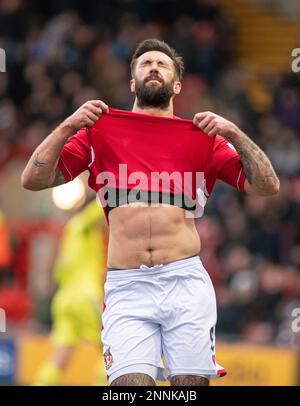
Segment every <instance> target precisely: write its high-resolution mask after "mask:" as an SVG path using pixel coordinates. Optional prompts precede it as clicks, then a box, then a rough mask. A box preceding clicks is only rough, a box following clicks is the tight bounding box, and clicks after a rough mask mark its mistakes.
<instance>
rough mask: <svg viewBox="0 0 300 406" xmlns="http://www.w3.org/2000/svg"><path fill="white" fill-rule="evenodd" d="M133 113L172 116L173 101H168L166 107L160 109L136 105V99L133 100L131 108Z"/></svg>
mask: <svg viewBox="0 0 300 406" xmlns="http://www.w3.org/2000/svg"><path fill="white" fill-rule="evenodd" d="M132 111H133V112H134V113H142V114H150V115H151V116H163V117H173V116H174V113H173V102H172V101H170V104H169V106H168V107H167V108H166V109H160V108H159V107H147V106H145V107H140V106H138V103H137V99H135V101H134V105H133V108H132Z"/></svg>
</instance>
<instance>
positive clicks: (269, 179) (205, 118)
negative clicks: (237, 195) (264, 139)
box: [193, 112, 280, 196]
mask: <svg viewBox="0 0 300 406" xmlns="http://www.w3.org/2000/svg"><path fill="white" fill-rule="evenodd" d="M193 122H194V124H195V125H196V126H197V127H199V128H200V129H201V130H203V131H204V132H205V133H206V134H208V135H209V136H214V135H217V134H218V135H221V136H222V137H224V138H226V139H227V140H228V141H229V142H230V143H231V144H232V145H233V146H234V147H235V149H236V151H237V152H238V154H239V156H240V158H241V161H242V164H243V168H244V171H245V173H246V178H247V179H246V181H245V191H246V192H248V193H251V194H255V195H258V196H270V195H273V194H276V193H278V191H279V187H280V182H279V179H278V177H277V175H276V173H275V171H274V169H273V166H272V164H271V162H270V160H269V158H268V157H267V156H266V154H265V153H264V152H263V151H262V150H261V149H260V148H259V147H258V146H257V145H256V144H255V143H254V142H253V141H252V140H251V139H250V138H249V137H247V135H246V134H244V133H243V132H242V131H241V130H240V129H239V128H238V127H237V126H236V125H235V124H233V123H232V122H230V121H228V120H226V119H224V118H223V117H220V116H218V115H217V114H214V113H211V112H205V113H198V114H196V115H195V117H194V120H193Z"/></svg>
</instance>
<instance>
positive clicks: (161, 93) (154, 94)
mask: <svg viewBox="0 0 300 406" xmlns="http://www.w3.org/2000/svg"><path fill="white" fill-rule="evenodd" d="M151 79H157V80H159V82H160V84H158V83H157V82H155V83H154V82H150V80H151ZM151 79H149V78H146V79H144V80H143V81H139V80H137V79H136V81H135V83H136V85H135V94H136V98H137V104H138V106H139V107H141V108H143V107H158V108H161V109H166V108H167V107H168V106H169V104H170V100H171V97H172V96H173V94H174V93H173V84H174V81H172V82H169V83H165V82H164V81H163V80H162V79H160V78H158V77H156V76H151Z"/></svg>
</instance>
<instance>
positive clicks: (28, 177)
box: [21, 100, 108, 190]
mask: <svg viewBox="0 0 300 406" xmlns="http://www.w3.org/2000/svg"><path fill="white" fill-rule="evenodd" d="M107 109H108V106H107V105H106V104H105V103H103V102H102V101H100V100H92V101H88V102H86V103H85V104H83V105H82V106H81V107H80V108H79V109H78V110H76V111H75V113H73V114H72V115H71V116H70V117H68V118H67V119H66V120H65V121H64V122H63V123H62V124H60V125H59V126H58V127H57V128H56V129H55V130H54V131H53V132H52V133H51V134H50V135H48V137H47V138H45V140H44V141H43V142H42V143H41V144H40V145H39V146H38V147H37V148H36V150H35V151H34V153H33V154H32V156H31V158H30V160H29V162H28V164H27V165H26V168H25V169H24V171H23V173H22V177H21V183H22V186H23V187H24V188H25V189H29V190H42V189H47V188H50V187H54V186H58V185H61V184H63V183H65V179H64V176H63V174H62V173H61V171H60V170H59V168H58V166H57V164H58V161H59V158H60V154H61V151H62V149H63V147H64V145H65V143H66V142H67V140H68V138H69V137H70V136H71V135H72V134H74V133H75V132H76V131H77V130H79V129H80V128H83V127H86V126H92V125H94V124H95V122H96V121H97V120H98V119H99V117H101V115H102V113H103V112H106V111H107Z"/></svg>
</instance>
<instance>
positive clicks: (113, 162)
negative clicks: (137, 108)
mask: <svg viewBox="0 0 300 406" xmlns="http://www.w3.org/2000/svg"><path fill="white" fill-rule="evenodd" d="M59 168H60V170H61V171H62V173H63V175H64V177H65V179H66V181H70V180H72V179H74V178H75V177H76V176H78V175H79V174H80V173H81V172H83V171H84V170H86V169H88V170H89V172H90V176H89V185H90V187H91V188H93V189H94V190H95V191H96V192H99V190H100V189H101V190H102V191H103V193H104V191H105V190H106V191H107V189H117V190H119V189H122V190H126V189H127V190H130V189H139V190H142V191H151V192H158V193H166V194H168V193H169V194H176V195H179V194H183V195H187V196H188V198H189V199H191V200H193V201H196V203H199V204H200V206H201V205H202V206H204V205H205V202H206V200H207V198H208V196H209V195H210V194H211V192H212V189H213V186H214V184H215V182H216V180H217V179H221V180H223V181H224V182H226V183H228V184H230V185H231V186H233V187H236V188H237V189H239V190H243V188H244V182H245V173H244V171H243V167H242V163H241V160H240V157H239V155H238V154H237V152H236V151H235V150H234V148H233V146H232V145H230V144H229V143H228V142H227V141H226V140H225V139H224V138H223V137H220V136H216V137H209V136H207V135H206V134H205V133H203V132H202V131H201V130H199V129H198V128H197V127H196V126H195V125H194V124H193V122H192V121H191V120H183V119H179V118H170V117H160V116H153V115H147V114H140V113H133V112H128V111H122V110H117V109H112V108H110V109H109V113H107V114H104V115H103V116H102V117H101V119H100V120H98V121H97V123H96V124H95V125H94V126H93V127H91V128H89V129H85V128H84V129H81V130H80V131H78V132H77V134H75V135H74V136H72V137H71V138H70V140H69V142H68V143H67V144H66V145H65V146H64V148H63V151H62V153H61V158H60V161H59ZM171 174H173V175H174V176H173V177H172V176H170V175H171ZM198 175H199V176H198ZM170 178H172V179H173V180H172V181H170ZM104 186H105V188H104ZM199 191H201V193H198V192H199ZM202 192H203V193H202ZM103 193H102V195H100V196H101V197H102V199H103V196H104V194H103ZM102 199H101V200H102ZM102 203H103V201H102Z"/></svg>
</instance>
